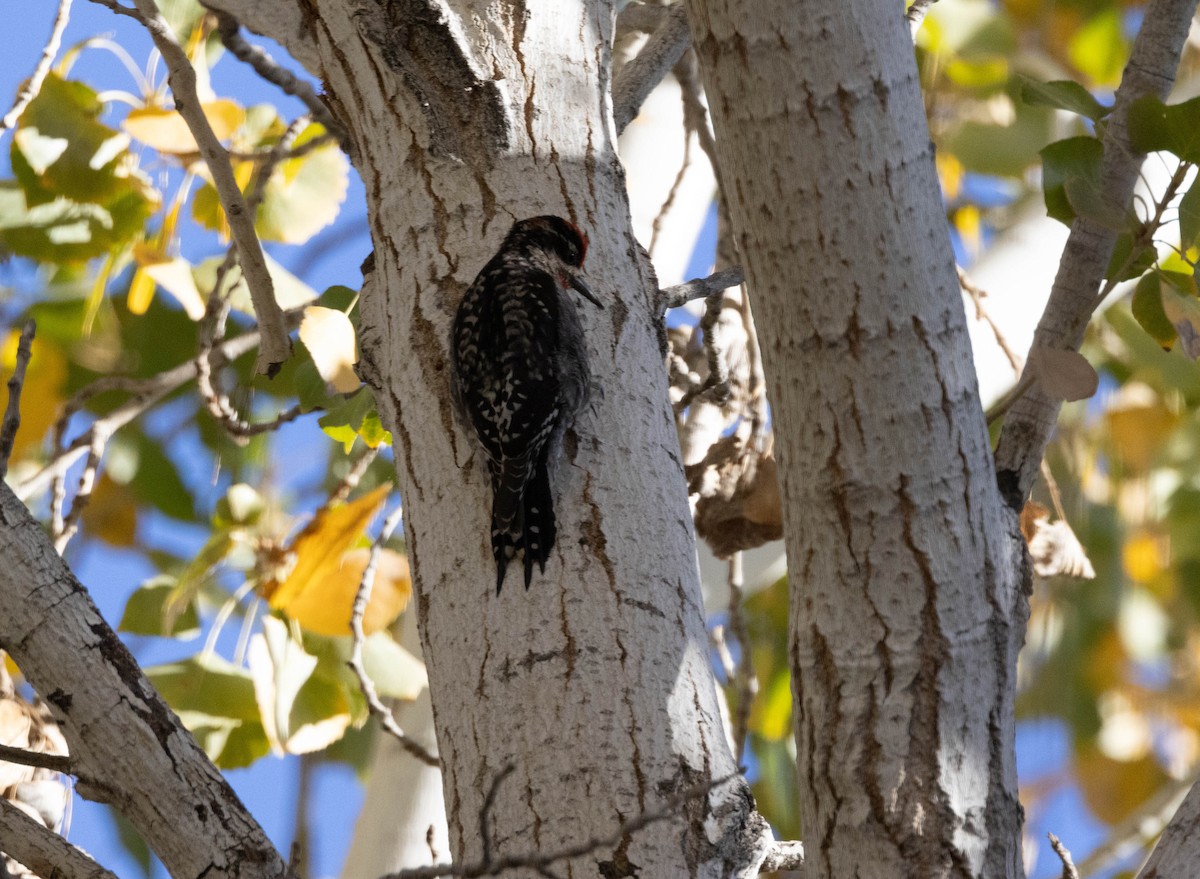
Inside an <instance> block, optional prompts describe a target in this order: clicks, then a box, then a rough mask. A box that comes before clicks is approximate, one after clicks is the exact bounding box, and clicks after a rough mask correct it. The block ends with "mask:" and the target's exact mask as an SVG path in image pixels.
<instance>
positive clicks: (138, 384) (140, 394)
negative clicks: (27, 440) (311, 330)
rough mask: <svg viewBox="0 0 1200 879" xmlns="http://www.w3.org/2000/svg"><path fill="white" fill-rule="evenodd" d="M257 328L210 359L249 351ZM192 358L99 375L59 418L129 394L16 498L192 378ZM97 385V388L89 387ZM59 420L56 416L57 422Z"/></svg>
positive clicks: (225, 359)
mask: <svg viewBox="0 0 1200 879" xmlns="http://www.w3.org/2000/svg"><path fill="white" fill-rule="evenodd" d="M287 320H288V324H287V325H288V326H292V325H297V324H298V322H299V312H298V311H293V312H289V313H288V315H287ZM259 338H260V336H259V332H258V330H252V331H251V332H248V333H245V334H243V335H241V336H238V337H236V338H234V339H230V340H229V341H227V342H223V343H222V344H221V345H219V346H217V348H216V349H215V351H214V358H215V359H216V360H218V361H219V362H220V363H229V362H231V361H233V360H236V359H237V358H239V357H241V356H242V355H243V354H246V353H247V352H249V351H253V350H254V348H255V347H256V346H257V345H258V343H259ZM196 373H197V366H196V361H195V360H189V361H187V362H186V363H182V364H180V365H179V366H176V367H174V368H173V369H169V370H167V371H166V372H162V373H159V374H158V375H156V376H154V377H153V378H149V379H120V378H116V377H110V378H102V379H99V380H97V381H96V382H94V383H93V384H92V385H89V386H88V388H85V389H83V390H81V391H80V392H79V393H78V394H76V395H75V397H73V398H72V399H71V400H70V401H69V402H68V404H67V407H66V411H65V413H64V416H63V418H69V417H70V415H71V414H72V413H73V412H76V411H78V408H79V407H80V406H82V405H83V402H84V401H86V400H87V399H88V398H89V397H91V396H94V395H95V394H98V393H101V392H103V391H112V390H120V391H128V392H129V393H131V394H133V397H132V398H131V399H130V400H128V401H126V402H125V403H122V404H121V405H120V406H118V407H117V408H115V409H113V410H112V411H111V412H109V413H108V414H107V415H105V416H103V417H101V418H97V419H96V420H95V421H94V422H92V423H91V425H89V426H88V429H87V430H85V431H84V432H83V433H82V434H81V435H80V436H78V437H77V438H76V439H75V440H74V441H73V442H72V443H71V444H70V445H69V446H67V447H66V448H65V449H61V450H60V451H59V452H58V453H57V454H56V455H55V457H54V458H53V459H52V460H51V461H49V462H48V463H47V464H46V465H45V466H44V467H43V468H42V469H41V470H39V471H38V472H37V473H35V474H33V475H32V476H30V477H29V478H28V479H26V480H25V481H24V482H21V483H20V484H18V485H17V486H15V487H14V489H13V490H14V491H15V492H16V495H17V497H19V498H21V499H22V500H28V499H29V498H31V497H33V496H34V495H35V494H37V493H38V492H40V491H44V490H45V489H46V488H47V487H48V486H49V485H50V482H51V481H52V480H53V479H54V478H55V477H57V476H61V475H62V474H63V473H66V472H67V470H69V469H70V468H71V466H72V465H73V464H74V463H75V462H76V461H78V460H79V459H80V458H82V457H83V456H84V455H86V454H87V453H88V450H89V449H90V448H91V446H92V443H93V441H94V439H95V438H97V437H100V438H101V439H102V440H103V441H104V442H107V441H108V440H109V439H110V438H111V437H112V435H113V434H114V433H116V431H118V430H120V429H121V428H122V427H124V426H125V425H127V424H129V422H131V421H133V420H134V419H135V418H137V417H139V416H140V415H141V414H142V413H144V412H146V411H147V410H148V409H150V408H151V407H152V406H154V405H155V404H156V403H158V402H159V401H161V400H162V399H164V398H165V397H167V396H169V395H170V394H172V393H174V392H175V391H176V390H178V389H179V388H181V387H182V386H183V385H185V384H187V383H188V382H189V381H191V380H192V379H194V378H195V377H196ZM93 387H98V389H97V390H91V389H92V388H93ZM61 421H62V419H60V422H61Z"/></svg>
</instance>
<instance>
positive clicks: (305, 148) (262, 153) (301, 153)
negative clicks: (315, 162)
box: [229, 132, 334, 162]
mask: <svg viewBox="0 0 1200 879" xmlns="http://www.w3.org/2000/svg"><path fill="white" fill-rule="evenodd" d="M333 142H334V137H333V135H332V134H330V133H329V132H325V133H324V134H319V135H317V136H316V137H314V138H312V139H311V140H306V141H305V142H304V143H302V144H300V146H298V147H291V148H290V149H288V150H287V151H286V152H284V153H283V155H282V156H280V157H279V159H274V158H272V157H273V156H274V155H275V154H276V153H275V146H270V147H267V148H265V149H261V150H230V151H229V157H230V158H231V159H237V160H238V161H239V162H263V161H266V160H268V159H270V160H271V161H279V160H280V159H282V160H283V161H291V160H292V159H302V158H304V157H305V156H307V155H308V154H309V153H311V152H313V151H315V150H319V149H320V148H321V147H323V146H325V145H326V144H329V143H333Z"/></svg>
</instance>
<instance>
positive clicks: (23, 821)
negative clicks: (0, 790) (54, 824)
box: [0, 797, 117, 879]
mask: <svg viewBox="0 0 1200 879" xmlns="http://www.w3.org/2000/svg"><path fill="white" fill-rule="evenodd" d="M0 839H3V840H4V853H5V854H7V855H8V856H9V857H11V858H14V859H15V860H17V861H19V862H20V863H21V864H22V865H23V866H25V867H27V868H29V869H30V870H32V871H33V872H34V873H36V874H37V875H39V876H62V877H69V879H117V877H116V874H114V873H110V872H109V871H108V870H106V869H104V868H103V867H101V866H100V865H99V864H97V863H96V862H95V861H93V860H92V859H91V858H90V857H88V855H87V854H85V853H84V852H83V851H82V850H81V849H78V848H76V847H75V846H73V845H71V843H69V842H67V841H66V840H65V839H63V838H62V837H61V836H59V835H58V834H57V833H55V832H54V831H53V830H50V829H49V828H48V827H45V826H44V825H42V824H41V822H39V821H35V820H34V819H33V818H31V817H30V816H29V815H27V814H25V813H24V812H23V811H21V809H19V808H17V807H16V806H14V805H13V804H12V803H10V802H9V801H8V800H6V799H4V798H2V797H0ZM3 869H4V868H3V862H2V861H0V872H3Z"/></svg>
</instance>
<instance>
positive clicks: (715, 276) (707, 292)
mask: <svg viewBox="0 0 1200 879" xmlns="http://www.w3.org/2000/svg"><path fill="white" fill-rule="evenodd" d="M743 281H745V275H744V274H743V272H742V267H741V266H731V267H730V268H727V269H721V271H719V272H713V273H712V274H711V275H709V276H708V277H707V278H692V280H690V281H684V282H683V283H682V284H676V285H675V286H674V287H664V288H663V289H662V290H659V291H658V297H659V300H660V301H661V302H662V308H663V310H664V311H665V310H666V309H668V308H679V306H681V305H687V304H688V303H689V302H691V301H692V300H693V299H707V298H708V297H709V296H712V295H713V294H714V293H720V292H721V291H723V290H728V289H729V288H730V287H736V286H737V285H738V284H741V283H742V282H743Z"/></svg>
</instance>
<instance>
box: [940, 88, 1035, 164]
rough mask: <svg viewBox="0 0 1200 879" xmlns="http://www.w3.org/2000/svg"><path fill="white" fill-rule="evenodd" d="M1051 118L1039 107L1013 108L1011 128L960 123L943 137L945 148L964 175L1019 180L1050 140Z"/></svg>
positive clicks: (1008, 126)
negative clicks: (1039, 150) (994, 175)
mask: <svg viewBox="0 0 1200 879" xmlns="http://www.w3.org/2000/svg"><path fill="white" fill-rule="evenodd" d="M1052 118H1053V114H1052V113H1050V112H1049V111H1048V110H1045V109H1043V108H1042V107H1030V106H1027V105H1023V104H1021V105H1017V117H1016V119H1015V120H1014V121H1013V123H1012V125H991V124H985V123H982V122H973V121H967V122H964V123H962V124H961V125H960V126H958V128H956V129H954V130H952V131H951V132H950V133H949V134H948V135H947V136H946V139H945V148H946V150H947V152H949V153H951V154H953V155H954V156H955V157H956V158H957V159H958V160H959V161H960V162H962V164H963V167H965V168H966V169H967V170H968V171H977V172H979V173H980V174H996V175H999V176H1004V177H1020V176H1022V175H1023V174H1024V173H1025V171H1026V169H1027V168H1028V167H1029V166H1030V165H1031V164H1033V163H1034V162H1036V161H1037V156H1038V152H1037V151H1038V149H1039V148H1040V147H1041V146H1042V145H1043V144H1045V143H1046V141H1048V140H1049V139H1050V122H1051V121H1052Z"/></svg>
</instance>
